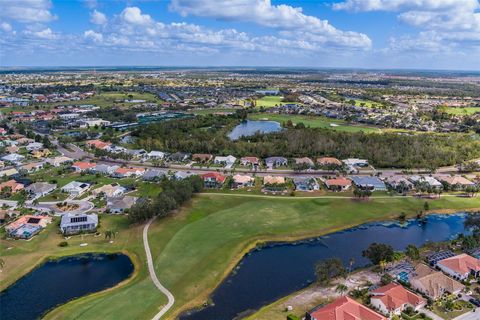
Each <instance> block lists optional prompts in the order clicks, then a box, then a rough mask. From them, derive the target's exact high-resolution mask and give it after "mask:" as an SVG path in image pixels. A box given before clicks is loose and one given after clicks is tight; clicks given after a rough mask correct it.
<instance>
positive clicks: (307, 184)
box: [293, 177, 320, 191]
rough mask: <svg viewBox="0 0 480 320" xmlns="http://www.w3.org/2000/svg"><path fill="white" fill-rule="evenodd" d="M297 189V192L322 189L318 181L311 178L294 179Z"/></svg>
mask: <svg viewBox="0 0 480 320" xmlns="http://www.w3.org/2000/svg"><path fill="white" fill-rule="evenodd" d="M293 183H294V184H295V189H296V190H297V191H316V190H319V189H320V185H319V184H318V181H317V179H315V178H312V177H309V178H295V179H293Z"/></svg>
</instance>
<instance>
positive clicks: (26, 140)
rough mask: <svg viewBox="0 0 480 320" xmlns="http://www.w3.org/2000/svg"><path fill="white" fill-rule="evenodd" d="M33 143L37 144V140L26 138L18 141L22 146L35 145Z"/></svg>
mask: <svg viewBox="0 0 480 320" xmlns="http://www.w3.org/2000/svg"><path fill="white" fill-rule="evenodd" d="M33 142H35V140H33V139H30V138H25V137H23V138H20V139H17V143H18V144H19V145H21V146H24V145H27V144H29V143H33Z"/></svg>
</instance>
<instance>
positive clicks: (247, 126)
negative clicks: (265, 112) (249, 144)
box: [228, 120, 282, 140]
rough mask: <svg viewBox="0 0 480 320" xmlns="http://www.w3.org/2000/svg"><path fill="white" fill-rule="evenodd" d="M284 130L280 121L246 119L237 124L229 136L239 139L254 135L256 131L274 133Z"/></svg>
mask: <svg viewBox="0 0 480 320" xmlns="http://www.w3.org/2000/svg"><path fill="white" fill-rule="evenodd" d="M281 130H282V126H281V125H280V123H278V122H276V121H254V120H246V121H243V122H242V123H240V124H239V125H237V126H236V127H235V128H233V130H232V131H231V132H230V133H229V134H228V137H229V138H230V139H232V140H238V139H240V138H241V137H249V136H253V135H254V134H255V133H257V132H260V133H272V132H278V131H281Z"/></svg>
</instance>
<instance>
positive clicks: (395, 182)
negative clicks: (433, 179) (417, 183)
mask: <svg viewBox="0 0 480 320" xmlns="http://www.w3.org/2000/svg"><path fill="white" fill-rule="evenodd" d="M385 182H386V183H387V185H389V186H390V188H392V189H394V190H395V191H397V192H406V191H409V190H412V189H413V183H412V182H410V181H409V180H408V179H407V178H406V177H405V176H403V175H393V176H389V177H387V178H385Z"/></svg>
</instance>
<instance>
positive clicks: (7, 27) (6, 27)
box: [0, 22, 13, 32]
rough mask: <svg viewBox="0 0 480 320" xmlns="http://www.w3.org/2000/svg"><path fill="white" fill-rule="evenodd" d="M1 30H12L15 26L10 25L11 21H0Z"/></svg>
mask: <svg viewBox="0 0 480 320" xmlns="http://www.w3.org/2000/svg"><path fill="white" fill-rule="evenodd" d="M0 30H2V31H4V32H12V31H13V28H12V26H11V25H10V23H7V22H2V23H0Z"/></svg>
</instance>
